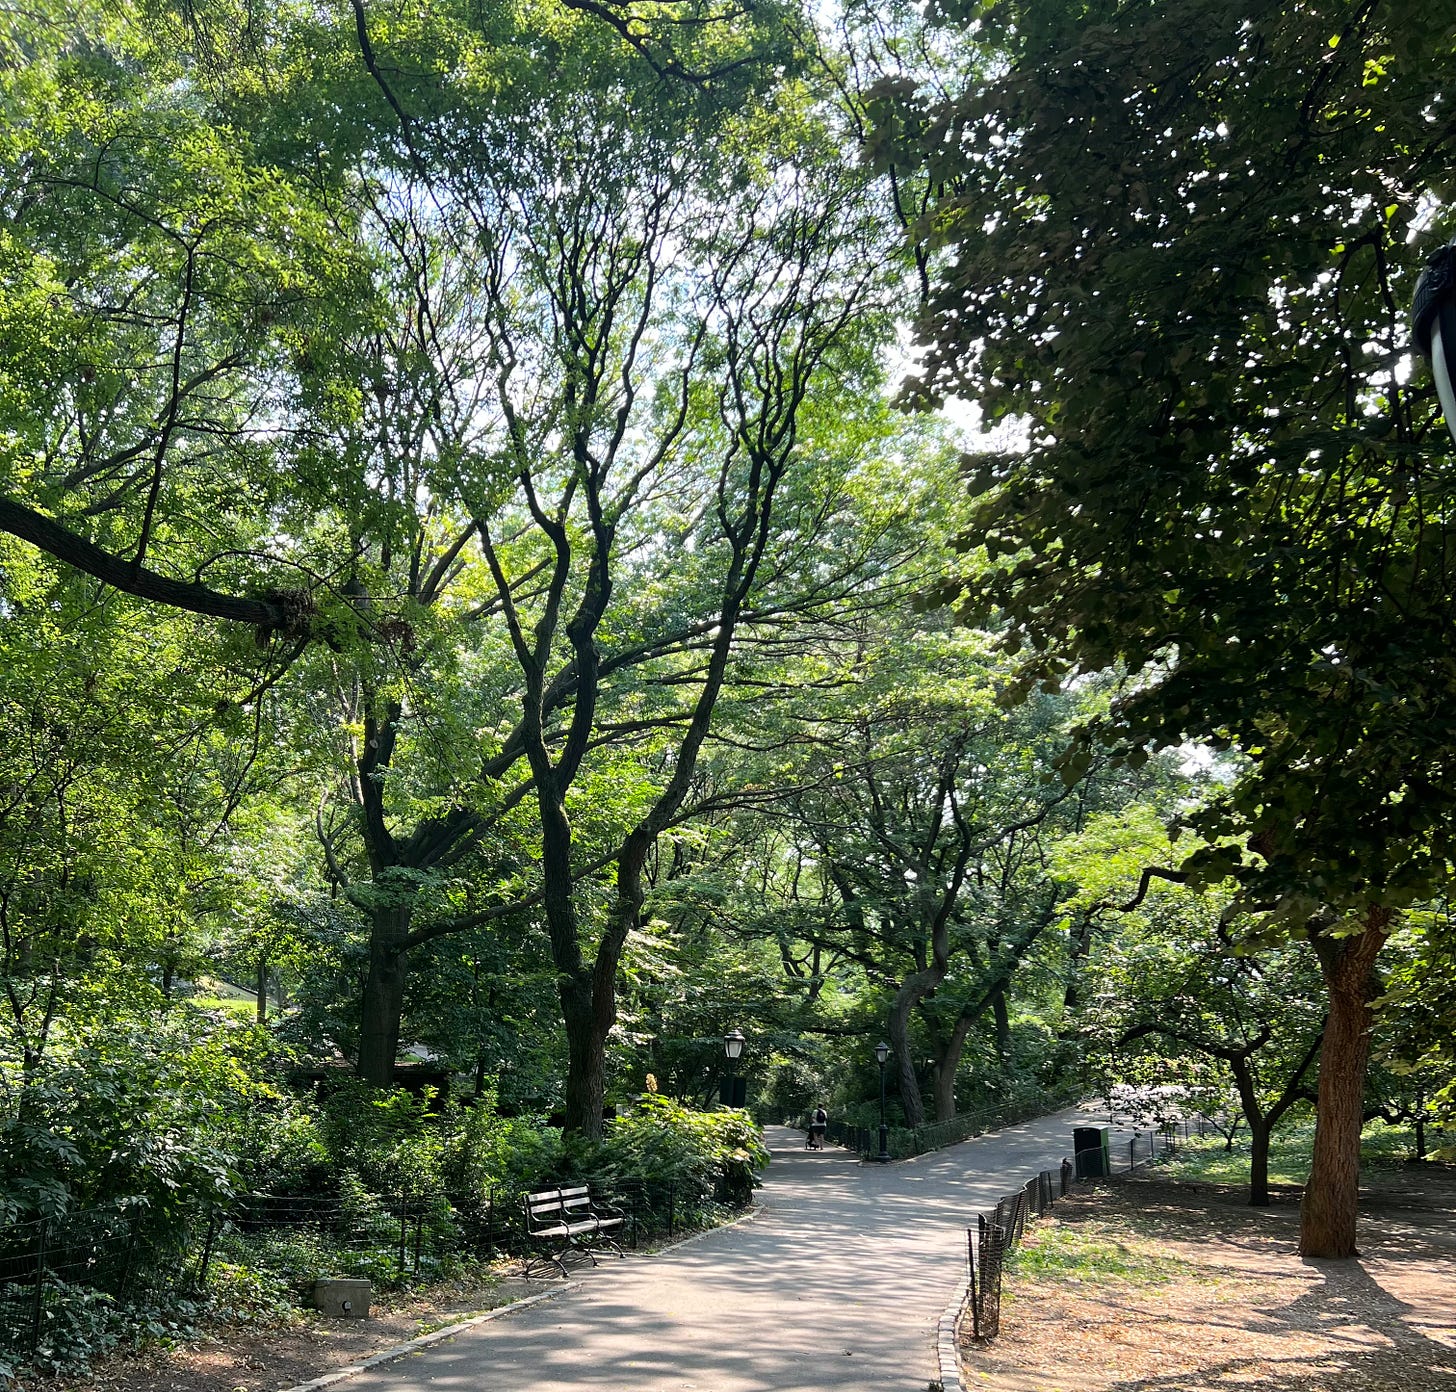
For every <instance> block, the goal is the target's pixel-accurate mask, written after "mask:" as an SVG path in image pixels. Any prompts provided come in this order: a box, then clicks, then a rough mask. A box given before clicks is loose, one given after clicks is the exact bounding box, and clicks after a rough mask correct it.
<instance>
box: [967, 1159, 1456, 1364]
mask: <svg viewBox="0 0 1456 1392" xmlns="http://www.w3.org/2000/svg"><path fill="white" fill-rule="evenodd" d="M1361 1208H1362V1217H1361V1229H1360V1232H1361V1238H1360V1240H1361V1243H1362V1256H1361V1258H1360V1259H1359V1260H1357V1261H1351V1262H1334V1261H1305V1260H1303V1259H1301V1258H1300V1257H1299V1255H1298V1253H1297V1250H1296V1241H1297V1237H1298V1226H1299V1213H1298V1195H1297V1192H1294V1191H1285V1192H1281V1193H1279V1194H1277V1196H1276V1199H1275V1202H1274V1205H1273V1206H1272V1207H1270V1208H1268V1209H1251V1208H1249V1207H1247V1206H1246V1205H1245V1203H1244V1196H1243V1194H1242V1193H1241V1192H1240V1191H1238V1190H1235V1189H1232V1188H1227V1187H1223V1186H1216V1185H1208V1184H1192V1183H1181V1182H1170V1181H1166V1180H1160V1179H1159V1178H1157V1176H1156V1174H1155V1173H1154V1174H1151V1175H1137V1176H1130V1177H1125V1178H1121V1179H1118V1180H1114V1181H1110V1182H1108V1183H1105V1184H1099V1185H1098V1186H1096V1187H1095V1188H1093V1189H1090V1190H1082V1191H1081V1192H1079V1193H1077V1194H1075V1195H1074V1196H1069V1197H1068V1198H1067V1199H1065V1200H1063V1201H1061V1202H1060V1203H1059V1204H1058V1205H1057V1208H1056V1210H1055V1212H1054V1214H1053V1215H1052V1216H1050V1217H1049V1218H1047V1219H1044V1220H1043V1222H1042V1223H1041V1224H1034V1225H1033V1226H1031V1227H1029V1228H1028V1230H1027V1244H1028V1246H1027V1251H1026V1253H1025V1255H1024V1257H1023V1258H1022V1260H1021V1261H1020V1263H1019V1266H1018V1269H1017V1270H1016V1271H1015V1272H1014V1273H1008V1275H1007V1278H1006V1285H1005V1298H1004V1300H1003V1304H1002V1311H1001V1337H1000V1338H999V1339H998V1340H996V1341H995V1342H994V1343H992V1344H991V1345H989V1346H985V1347H980V1346H976V1345H971V1344H969V1343H967V1344H965V1345H963V1365H964V1367H963V1371H964V1377H965V1382H966V1386H967V1387H968V1388H978V1387H979V1388H982V1389H986V1392H1071V1389H1073V1388H1075V1389H1077V1392H1195V1389H1196V1392H1207V1389H1228V1390H1229V1392H1233V1389H1238V1392H1295V1389H1298V1392H1452V1390H1453V1389H1456V1167H1451V1166H1433V1165H1424V1166H1416V1165H1411V1166H1406V1167H1401V1168H1398V1169H1393V1170H1388V1171H1383V1172H1378V1173H1376V1174H1375V1175H1374V1176H1372V1177H1371V1178H1370V1179H1369V1182H1368V1185H1367V1189H1366V1190H1365V1191H1362V1203H1361ZM1112 1269H1116V1270H1120V1272H1121V1274H1107V1272H1108V1271H1109V1270H1112Z"/></svg>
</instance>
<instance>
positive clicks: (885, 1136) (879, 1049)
mask: <svg viewBox="0 0 1456 1392" xmlns="http://www.w3.org/2000/svg"><path fill="white" fill-rule="evenodd" d="M889 1057H890V1046H889V1045H888V1044H886V1043H885V1041H884V1040H883V1039H882V1040H880V1042H879V1043H878V1044H876V1045H875V1058H876V1059H878V1060H879V1064H880V1153H879V1154H878V1155H877V1156H875V1159H876V1160H879V1161H882V1162H886V1161H888V1160H889V1158H890V1128H889V1127H888V1126H886V1125H885V1061H886V1060H887V1059H888V1058H889Z"/></svg>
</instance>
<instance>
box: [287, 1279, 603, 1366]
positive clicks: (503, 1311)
mask: <svg viewBox="0 0 1456 1392" xmlns="http://www.w3.org/2000/svg"><path fill="white" fill-rule="evenodd" d="M580 1288H581V1282H580V1281H568V1282H566V1284H565V1285H561V1286H557V1287H556V1289H555V1290H549V1291H542V1292H541V1294H540V1295H528V1296H526V1297H525V1299H523V1300H513V1301H512V1302H511V1303H510V1304H509V1305H502V1306H500V1308H499V1309H495V1310H487V1311H486V1312H485V1313H484V1314H483V1315H472V1316H471V1317H470V1318H469V1319H467V1320H461V1321H460V1323H459V1324H451V1325H447V1326H446V1327H445V1328H444V1329H436V1330H434V1331H433V1332H432V1333H429V1334H421V1335H420V1337H419V1338H418V1339H410V1340H409V1341H408V1342H406V1343H403V1344H395V1345H394V1346H393V1347H392V1348H387V1349H383V1350H381V1351H380V1352H379V1353H374V1354H370V1356H369V1357H368V1358H361V1359H360V1360H359V1362H357V1363H350V1364H349V1365H348V1366H347V1367H345V1368H335V1369H334V1371H333V1372H331V1373H325V1374H324V1375H323V1376H322V1377H316V1378H310V1379H309V1381H307V1382H299V1383H295V1384H294V1385H293V1386H292V1387H285V1388H284V1389H283V1392H318V1389H319V1388H323V1387H332V1386H333V1385H334V1383H336V1382H343V1380H344V1379H345V1378H351V1377H353V1376H354V1374H355V1373H363V1372H367V1371H368V1370H369V1369H370V1368H374V1367H377V1366H378V1365H379V1364H380V1363H388V1362H389V1361H390V1359H392V1358H403V1357H404V1356H405V1354H407V1353H417V1352H419V1350H420V1349H422V1348H428V1347H429V1346H430V1345H431V1344H438V1343H439V1342H440V1340H441V1339H449V1338H452V1337H453V1336H454V1335H456V1334H461V1333H464V1331H465V1330H467V1329H474V1328H475V1326H476V1325H478V1324H484V1323H485V1322H486V1321H487V1320H493V1319H501V1318H502V1317H504V1316H505V1315H511V1314H514V1313H515V1312H516V1311H517V1310H524V1309H525V1308H526V1306H528V1305H539V1304H540V1303H541V1302H542V1301H543V1300H554V1299H555V1298H556V1297H557V1296H558V1295H565V1294H566V1293H567V1292H568V1291H574V1290H579V1289H580Z"/></svg>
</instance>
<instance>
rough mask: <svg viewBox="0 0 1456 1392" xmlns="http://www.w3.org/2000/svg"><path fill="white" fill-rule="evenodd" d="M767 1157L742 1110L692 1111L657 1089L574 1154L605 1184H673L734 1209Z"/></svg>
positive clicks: (755, 1183) (754, 1183)
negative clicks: (729, 1205) (623, 1182)
mask: <svg viewBox="0 0 1456 1392" xmlns="http://www.w3.org/2000/svg"><path fill="white" fill-rule="evenodd" d="M768 1158H769V1157H768V1151H767V1150H766V1149H765V1148H764V1145H763V1140H762V1137H761V1136H760V1134H759V1131H758V1128H757V1127H756V1126H755V1125H754V1124H753V1119H752V1118H751V1117H750V1116H749V1115H748V1113H747V1112H741V1111H722V1112H695V1111H691V1110H689V1109H688V1108H687V1107H684V1106H683V1105H682V1104H681V1103H678V1102H674V1101H672V1100H671V1099H670V1098H666V1097H662V1096H659V1095H658V1094H656V1093H649V1094H648V1095H647V1096H645V1097H643V1098H641V1099H640V1100H639V1102H638V1103H637V1105H636V1107H635V1108H634V1110H632V1111H631V1112H629V1113H627V1114H626V1115H624V1116H619V1117H618V1118H616V1120H614V1121H611V1122H609V1123H608V1124H607V1130H606V1135H605V1137H604V1138H603V1140H602V1141H601V1142H600V1143H598V1144H597V1145H595V1146H592V1147H587V1148H584V1149H582V1150H581V1151H580V1152H579V1153H577V1154H576V1155H575V1157H574V1159H575V1162H576V1165H577V1166H578V1168H579V1169H580V1170H581V1172H582V1173H583V1174H585V1175H587V1176H589V1177H590V1178H592V1179H593V1180H594V1181H595V1182H597V1183H598V1184H600V1185H602V1186H604V1187H606V1188H611V1187H613V1186H614V1185H615V1184H617V1183H619V1182H621V1181H622V1180H628V1179H632V1180H643V1181H645V1182H646V1183H649V1184H653V1183H672V1184H677V1185H682V1186H686V1187H688V1188H695V1189H697V1190H698V1191H700V1192H702V1193H704V1194H707V1195H711V1196H712V1197H714V1198H716V1199H717V1200H718V1201H719V1202H721V1203H728V1204H733V1205H735V1206H737V1207H742V1206H743V1205H745V1204H747V1203H748V1202H749V1200H750V1199H751V1198H752V1197H753V1191H754V1189H755V1188H756V1187H757V1186H758V1183H759V1179H758V1171H759V1170H761V1169H763V1167H764V1166H765V1165H767V1164H768Z"/></svg>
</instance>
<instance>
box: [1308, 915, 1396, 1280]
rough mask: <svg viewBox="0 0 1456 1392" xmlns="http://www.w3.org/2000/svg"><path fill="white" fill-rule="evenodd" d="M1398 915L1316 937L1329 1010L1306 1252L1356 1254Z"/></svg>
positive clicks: (1372, 917) (1313, 934)
mask: <svg viewBox="0 0 1456 1392" xmlns="http://www.w3.org/2000/svg"><path fill="white" fill-rule="evenodd" d="M1390 919H1391V911H1390V910H1389V909H1379V908H1376V909H1371V910H1370V912H1369V913H1368V914H1367V915H1366V919H1365V931H1364V932H1363V933H1360V934H1358V935H1356V936H1354V937H1348V938H1330V937H1324V936H1321V935H1320V934H1318V933H1317V932H1313V931H1312V932H1311V934H1310V938H1311V941H1312V942H1313V944H1314V949H1315V953H1316V954H1317V955H1318V957H1319V962H1320V969H1321V971H1322V972H1323V974H1324V979H1325V986H1326V989H1327V990H1328V991H1329V1000H1330V1012H1329V1017H1328V1020H1327V1023H1326V1025H1325V1036H1324V1047H1323V1050H1322V1052H1321V1054H1320V1075H1319V1101H1318V1104H1317V1107H1318V1110H1317V1114H1316V1120H1315V1131H1314V1159H1313V1163H1312V1164H1311V1166H1310V1172H1309V1182H1308V1183H1307V1184H1306V1185H1305V1190H1304V1199H1303V1201H1302V1202H1301V1204H1300V1206H1299V1252H1300V1255H1301V1256H1305V1257H1353V1256H1355V1255H1356V1250H1355V1223H1356V1215H1357V1211H1358V1205H1359V1191H1360V1130H1361V1127H1362V1125H1363V1123H1364V1115H1365V1064H1366V1060H1367V1059H1368V1057H1369V1053H1370V1023H1371V1010H1370V1001H1371V999H1372V998H1373V995H1374V989H1373V988H1374V967H1375V958H1376V956H1377V954H1378V953H1379V951H1380V948H1381V946H1382V945H1383V944H1384V942H1385V938H1386V935H1387V932H1388V931H1389V924H1390Z"/></svg>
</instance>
